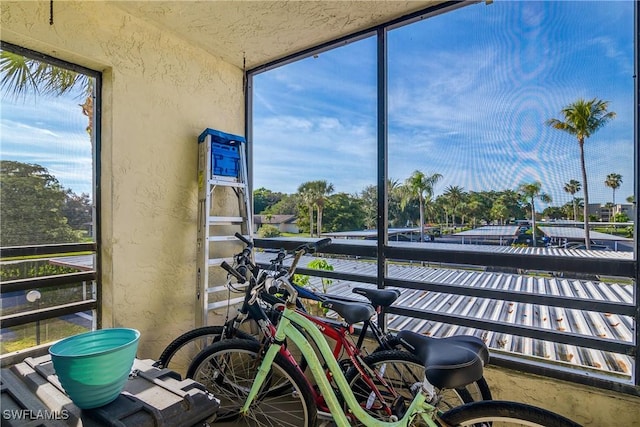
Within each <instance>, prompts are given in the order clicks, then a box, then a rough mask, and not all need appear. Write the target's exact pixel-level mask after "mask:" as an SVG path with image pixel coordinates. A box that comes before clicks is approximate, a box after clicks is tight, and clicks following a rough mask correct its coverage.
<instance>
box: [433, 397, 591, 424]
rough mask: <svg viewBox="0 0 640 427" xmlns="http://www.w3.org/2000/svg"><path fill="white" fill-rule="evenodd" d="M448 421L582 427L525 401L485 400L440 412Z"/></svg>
mask: <svg viewBox="0 0 640 427" xmlns="http://www.w3.org/2000/svg"><path fill="white" fill-rule="evenodd" d="M440 418H441V419H442V421H444V423H445V425H450V426H457V427H471V426H473V427H485V426H492V427H503V426H504V427H507V426H513V427H515V426H527V427H580V425H579V424H577V423H575V422H574V421H571V420H570V419H568V418H565V417H563V416H561V415H558V414H556V413H554V412H550V411H547V410H545V409H542V408H538V407H535V406H531V405H526V404H524V403H517V402H506V401H499V400H486V401H480V402H473V403H469V404H466V405H463V406H458V407H457V408H453V409H451V410H450V411H447V412H445V413H444V414H442V415H441V416H440Z"/></svg>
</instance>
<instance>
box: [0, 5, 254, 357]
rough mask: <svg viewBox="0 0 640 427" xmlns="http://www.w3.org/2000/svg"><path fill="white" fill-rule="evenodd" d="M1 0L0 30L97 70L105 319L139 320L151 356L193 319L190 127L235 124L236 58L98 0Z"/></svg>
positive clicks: (194, 130)
mask: <svg viewBox="0 0 640 427" xmlns="http://www.w3.org/2000/svg"><path fill="white" fill-rule="evenodd" d="M49 4H50V3H49V1H37V2H7V1H3V2H2V3H0V7H1V11H0V12H1V13H0V16H1V18H0V19H1V23H2V26H1V36H2V39H3V40H4V41H7V42H10V43H14V44H17V45H20V46H23V47H26V48H29V49H32V50H36V51H40V52H42V53H46V54H49V55H52V56H55V57H58V58H60V59H64V60H67V61H70V62H74V63H77V64H80V65H83V66H86V67H89V68H92V69H96V70H100V71H102V72H103V73H104V74H103V76H104V91H103V104H102V107H103V117H102V126H103V132H102V153H101V162H100V166H101V177H102V190H101V195H102V211H101V212H102V286H103V300H102V307H103V310H104V311H103V317H102V320H103V326H104V327H112V326H124V327H134V328H137V329H139V330H140V331H141V333H142V337H141V342H140V350H139V356H141V357H145V358H156V357H157V356H158V355H159V354H160V352H161V350H162V349H163V347H164V346H165V345H166V344H167V343H168V342H169V340H170V339H172V338H173V337H175V336H176V335H177V334H178V333H180V332H182V331H186V330H188V329H189V328H191V327H193V325H194V318H195V316H194V311H195V309H196V304H195V298H194V293H195V259H196V245H195V241H196V211H197V180H196V167H197V142H196V141H197V136H198V135H199V134H200V132H201V131H202V130H203V129H204V128H206V127H212V128H216V129H220V130H223V131H225V132H230V133H234V134H240V135H242V134H243V133H244V99H243V93H242V84H243V80H242V79H243V76H242V71H241V70H240V69H238V68H237V67H234V66H231V65H229V64H228V63H226V62H224V61H222V60H220V59H218V58H216V57H212V56H211V55H209V54H206V53H205V52H203V51H202V50H200V49H198V48H196V47H193V46H191V45H189V44H187V43H185V42H182V41H180V40H179V39H176V38H173V37H172V36H171V35H170V34H168V33H167V32H161V31H160V30H158V29H157V28H155V27H152V26H149V25H147V24H145V23H144V22H142V21H140V20H138V19H135V18H133V17H131V16H129V15H127V14H126V13H125V12H123V11H122V10H121V9H119V8H116V7H113V6H112V5H110V4H108V3H107V2H67V1H58V2H54V24H53V25H49Z"/></svg>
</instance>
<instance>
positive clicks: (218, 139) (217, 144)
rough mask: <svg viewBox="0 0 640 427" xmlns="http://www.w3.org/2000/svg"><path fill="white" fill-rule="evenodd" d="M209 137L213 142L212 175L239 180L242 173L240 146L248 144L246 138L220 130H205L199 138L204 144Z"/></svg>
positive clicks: (199, 141)
mask: <svg viewBox="0 0 640 427" xmlns="http://www.w3.org/2000/svg"><path fill="white" fill-rule="evenodd" d="M207 136H209V137H210V138H211V139H210V142H211V175H220V176H229V177H234V178H238V174H239V171H240V152H239V148H238V147H239V146H240V144H241V143H243V142H246V140H245V138H244V137H242V136H238V135H233V134H230V133H225V132H221V131H219V130H215V129H210V128H207V129H205V130H204V131H203V132H202V133H201V134H200V136H199V137H198V143H199V144H202V143H203V142H205V140H206V139H207Z"/></svg>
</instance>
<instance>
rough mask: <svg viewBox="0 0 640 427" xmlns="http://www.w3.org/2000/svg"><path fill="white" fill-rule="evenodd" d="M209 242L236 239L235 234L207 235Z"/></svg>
mask: <svg viewBox="0 0 640 427" xmlns="http://www.w3.org/2000/svg"><path fill="white" fill-rule="evenodd" d="M207 240H209V241H210V242H231V241H234V240H238V238H237V237H236V236H209V237H208V238H207Z"/></svg>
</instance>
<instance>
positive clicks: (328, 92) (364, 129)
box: [0, 0, 634, 205]
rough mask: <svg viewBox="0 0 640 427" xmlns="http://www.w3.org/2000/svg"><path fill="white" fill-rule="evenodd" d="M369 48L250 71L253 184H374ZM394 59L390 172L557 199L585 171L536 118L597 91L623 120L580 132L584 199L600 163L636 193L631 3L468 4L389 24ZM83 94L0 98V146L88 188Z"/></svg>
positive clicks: (603, 192)
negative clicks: (533, 186)
mask: <svg viewBox="0 0 640 427" xmlns="http://www.w3.org/2000/svg"><path fill="white" fill-rule="evenodd" d="M375 52H376V42H375V39H374V38H368V39H365V40H361V41H358V42H355V43H352V44H349V45H346V46H343V47H341V48H338V49H335V50H332V51H328V52H324V53H321V54H319V55H318V56H317V57H310V58H307V59H304V60H301V61H298V62H296V63H293V64H289V65H286V66H284V67H281V68H278V69H275V70H272V71H269V72H267V73H263V74H259V75H257V76H256V77H255V80H254V94H255V100H254V139H255V140H254V142H253V144H254V165H253V166H254V185H255V188H258V187H266V188H269V189H271V190H273V191H281V192H286V193H293V192H295V191H296V189H297V187H298V186H299V185H300V184H301V183H302V182H304V181H309V180H316V179H326V180H327V181H329V182H331V183H333V184H334V187H335V190H336V191H337V192H347V193H357V192H360V191H361V190H363V189H364V188H365V187H366V186H367V185H371V184H375V183H376V119H377V117H376V98H375V97H376V92H377V91H376V76H375V69H376V68H375V67H376V57H375ZM388 68H389V105H388V111H389V175H390V177H391V178H393V179H397V180H399V181H403V180H404V179H406V178H407V177H408V176H409V175H410V174H411V172H412V171H414V170H416V169H419V170H422V171H424V172H426V173H435V172H437V173H440V174H442V175H443V179H442V181H441V182H440V183H439V184H438V186H437V187H436V192H437V193H441V192H443V191H444V189H445V188H446V187H447V186H449V185H458V186H461V187H463V188H464V189H465V190H467V191H471V190H475V191H480V190H502V189H506V188H511V189H515V188H516V187H517V186H518V185H519V184H522V183H524V182H531V181H533V180H540V181H541V182H543V191H545V192H547V193H549V194H550V195H551V196H552V198H553V199H554V202H553V204H554V205H560V204H563V203H565V202H567V201H569V200H570V195H569V194H567V193H565V192H564V191H563V190H562V187H563V186H564V183H566V182H567V181H569V180H570V179H577V180H581V178H580V177H581V175H580V164H579V158H578V156H579V152H578V145H577V142H576V141H575V139H573V138H572V137H570V136H569V135H566V134H564V133H562V132H559V131H556V130H553V129H550V128H548V127H546V126H545V125H544V121H545V120H546V119H548V118H550V117H558V118H560V115H559V112H560V110H561V109H562V107H564V106H565V105H567V104H569V103H571V102H573V101H575V100H576V99H578V98H580V97H584V98H593V97H597V98H600V99H603V100H608V101H610V109H611V110H612V111H615V112H616V113H617V118H616V119H615V120H613V121H612V122H611V123H610V124H609V125H607V126H606V127H605V128H603V129H601V130H600V131H599V132H597V133H596V134H595V135H594V136H593V137H592V138H591V139H589V140H588V141H587V143H586V156H587V159H586V160H587V171H588V173H589V177H590V178H589V190H590V191H589V194H590V199H591V201H593V202H601V203H604V202H607V201H611V197H612V193H611V189H609V188H607V187H605V186H604V179H605V177H606V175H607V174H609V173H619V174H621V175H622V177H623V184H622V186H621V188H620V189H618V191H617V192H616V201H618V202H623V201H624V199H625V198H626V197H627V196H629V195H631V194H632V193H633V79H632V76H633V73H634V70H633V1H620V2H610V1H607V2H550V1H546V2H521V1H500V0H497V1H495V2H494V3H493V4H491V5H488V6H487V5H485V4H484V3H479V4H475V5H471V6H467V7H464V8H461V9H459V10H457V11H453V12H451V13H446V14H443V15H439V16H435V17H432V18H429V19H426V20H423V21H421V22H419V23H416V24H412V25H408V26H404V27H401V28H397V29H394V30H392V31H390V33H389V66H388ZM79 103H81V100H80V99H79V98H76V97H73V96H71V97H64V98H58V99H55V98H38V100H37V102H36V103H34V102H33V101H27V102H23V101H22V100H18V101H15V100H12V99H9V98H6V97H4V98H3V99H2V106H1V110H0V157H1V158H2V159H10V160H18V161H23V162H29V163H38V164H41V165H43V166H45V167H47V168H48V169H49V170H50V172H52V173H53V174H54V175H55V176H56V177H57V178H58V179H59V180H60V182H61V184H62V185H63V186H64V187H66V188H71V189H72V190H73V191H74V192H76V193H81V192H90V188H91V187H90V185H91V184H90V183H91V181H90V180H91V161H90V156H91V146H90V142H89V137H88V135H87V134H86V132H85V130H84V129H85V127H86V124H87V120H86V118H85V117H84V116H83V115H82V114H81V110H80V107H78V104H79ZM221 130H222V131H228V129H221ZM578 196H581V194H580V193H579V194H578Z"/></svg>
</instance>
